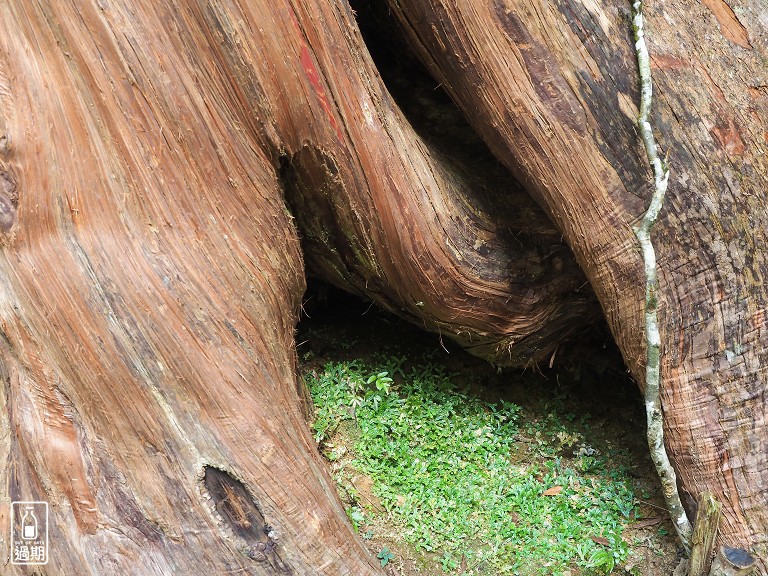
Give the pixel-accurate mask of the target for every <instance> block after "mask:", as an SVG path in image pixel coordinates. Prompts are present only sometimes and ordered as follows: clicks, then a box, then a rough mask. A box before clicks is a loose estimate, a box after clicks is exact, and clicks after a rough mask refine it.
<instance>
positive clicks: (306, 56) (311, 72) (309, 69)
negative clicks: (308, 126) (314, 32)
mask: <svg viewBox="0 0 768 576" xmlns="http://www.w3.org/2000/svg"><path fill="white" fill-rule="evenodd" d="M301 66H302V68H303V69H304V73H305V74H306V75H307V79H308V80H309V83H310V84H311V85H312V88H313V89H314V91H315V95H316V96H317V99H318V100H320V105H321V106H322V107H323V110H325V114H326V116H327V117H328V121H329V122H330V124H331V126H332V127H333V129H334V130H335V131H336V135H337V136H338V137H339V140H343V137H342V135H341V128H339V124H338V122H336V116H334V114H333V110H332V109H331V105H330V103H329V102H328V95H327V94H326V92H325V88H324V87H323V82H322V79H321V78H320V73H319V72H318V71H317V67H316V66H315V63H314V62H313V61H312V55H311V54H310V53H309V48H308V47H307V46H306V45H304V46H302V47H301Z"/></svg>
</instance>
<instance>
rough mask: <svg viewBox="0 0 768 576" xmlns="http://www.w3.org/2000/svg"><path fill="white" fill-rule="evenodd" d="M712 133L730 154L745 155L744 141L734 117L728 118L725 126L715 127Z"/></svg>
mask: <svg viewBox="0 0 768 576" xmlns="http://www.w3.org/2000/svg"><path fill="white" fill-rule="evenodd" d="M710 133H711V134H712V136H714V138H715V139H716V140H717V141H718V143H719V144H720V146H721V147H722V148H723V149H724V150H725V151H726V152H727V153H728V154H735V155H740V154H743V153H744V148H745V146H744V141H743V140H742V139H741V134H740V133H739V129H738V127H737V126H736V122H735V120H734V119H733V117H729V118H727V119H726V123H724V124H718V125H716V126H714V127H713V128H712V129H711V130H710Z"/></svg>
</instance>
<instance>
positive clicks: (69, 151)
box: [0, 0, 768, 576]
mask: <svg viewBox="0 0 768 576" xmlns="http://www.w3.org/2000/svg"><path fill="white" fill-rule="evenodd" d="M759 4H760V3H759V2H758V1H757V0H753V1H752V2H747V3H744V4H741V5H739V6H736V7H734V8H733V9H731V8H730V7H729V5H728V4H726V3H725V2H724V1H723V0H707V1H706V2H704V3H703V4H701V5H698V4H697V5H695V6H693V7H692V6H691V5H690V3H687V2H683V1H681V0H666V1H665V2H663V3H661V2H656V3H654V2H651V3H649V4H648V5H647V6H646V15H647V18H648V23H647V30H646V34H647V37H648V39H649V42H650V49H651V55H652V66H653V72H654V79H655V82H656V88H657V99H656V108H655V113H654V124H655V125H656V126H658V127H659V132H660V140H661V142H662V146H663V148H664V152H665V153H666V154H668V156H669V161H670V163H671V164H672V165H673V166H674V170H675V172H674V176H673V179H672V180H671V181H670V189H669V192H668V196H667V201H666V204H665V208H664V211H663V213H662V214H661V216H660V219H659V222H658V223H657V225H656V228H655V230H654V242H655V243H656V244H657V251H658V253H659V255H660V258H659V262H658V267H659V278H660V289H659V293H660V298H661V302H660V303H661V310H660V315H661V329H662V351H663V357H662V373H663V375H664V385H663V387H662V400H663V406H664V416H665V422H666V434H667V445H668V450H669V452H670V457H671V460H672V462H673V463H674V465H675V467H676V469H677V471H678V475H679V479H680V482H681V488H682V493H683V495H684V496H685V498H684V501H685V502H686V504H687V505H688V506H689V507H690V508H693V507H695V501H696V499H697V497H698V495H699V494H701V493H702V492H703V491H705V490H707V491H709V492H711V493H712V494H714V495H715V497H716V498H717V499H718V500H719V501H720V502H722V504H723V508H722V521H721V529H720V535H719V539H720V541H721V542H722V543H725V544H730V545H732V546H740V547H744V548H747V549H750V550H751V551H752V552H753V553H754V554H755V555H756V556H757V558H758V561H759V568H760V570H762V571H763V573H765V571H766V561H767V559H768V551H767V550H766V545H767V544H768V541H767V540H766V534H767V533H768V503H767V502H766V499H765V495H764V487H765V486H766V485H767V484H768V482H767V481H768V449H767V447H766V442H768V440H767V439H768V434H766V392H765V391H766V386H765V380H766V375H765V369H764V368H763V361H764V360H765V358H764V356H765V353H764V351H763V350H764V348H765V342H766V339H768V338H767V336H766V325H765V320H766V317H765V304H766V288H765V287H764V277H763V274H764V273H765V270H766V261H765V260H766V256H765V252H764V251H763V246H764V244H765V231H766V225H767V224H768V222H767V221H766V220H767V218H766V207H765V201H764V194H765V185H766V182H767V181H768V178H767V177H766V174H768V166H766V162H767V160H766V154H765V152H766V147H767V145H766V142H768V132H766V128H765V126H766V125H767V124H766V116H768V114H767V112H768V90H766V86H768V69H767V68H766V66H765V64H764V62H765V61H766V56H767V55H768V44H767V41H768V40H767V38H766V32H765V22H764V14H763V13H762V12H761V9H760V5H759ZM387 13H388V15H391V18H392V19H393V21H396V22H397V24H398V26H399V29H400V30H401V31H402V36H398V35H397V34H393V35H392V41H393V42H400V41H402V42H407V43H409V44H410V45H411V47H412V49H413V51H414V53H415V54H417V55H418V57H419V58H420V59H421V61H422V62H423V64H424V65H425V66H426V67H427V68H428V69H429V70H430V72H431V74H432V75H433V76H434V77H435V78H436V79H437V81H439V82H440V83H441V85H442V86H443V88H444V89H445V90H446V91H447V93H448V94H450V96H451V98H452V99H453V100H454V101H455V102H456V103H457V104H458V106H459V107H460V109H461V110H462V111H463V113H464V115H465V116H466V118H467V120H468V121H469V123H470V124H471V125H472V127H473V128H474V129H475V130H476V131H477V133H478V134H479V135H480V136H481V138H482V139H483V140H484V141H485V143H486V144H487V145H488V147H489V148H490V150H491V151H492V152H493V154H494V155H495V157H496V158H497V159H498V160H499V161H500V162H501V163H503V164H504V165H505V166H506V168H507V169H508V170H509V172H510V173H511V174H513V175H514V178H512V177H511V176H509V177H508V176H505V175H504V173H498V169H497V168H495V167H493V163H492V162H491V161H490V160H488V159H478V160H477V162H474V161H473V159H472V158H466V157H465V158H464V159H463V160H462V159H461V158H457V157H456V156H455V155H453V154H452V151H451V149H450V148H451V147H450V146H447V147H446V146H443V145H442V144H441V142H440V141H439V138H438V139H435V140H433V139H432V138H426V137H424V136H423V135H422V134H421V133H420V131H418V130H416V129H415V128H414V126H412V125H411V123H410V122H409V121H408V120H407V119H406V117H405V116H404V115H403V113H402V112H401V111H400V109H399V108H398V106H397V105H396V104H395V102H394V101H393V99H392V97H391V96H390V95H389V93H388V91H387V89H386V88H385V87H384V85H383V83H382V80H381V78H380V75H379V74H378V71H377V70H376V67H375V66H374V65H373V63H372V61H371V59H370V57H369V55H368V53H367V50H366V47H365V44H364V42H363V39H362V37H361V35H360V32H359V31H358V28H357V26H356V24H355V18H354V14H353V11H352V9H351V8H350V6H349V5H348V4H346V2H344V1H338V2H325V3H322V2H314V1H310V2H299V1H298V0H295V1H290V0H282V1H277V2H274V1H273V2H267V1H266V0H250V1H243V2H238V1H236V0H210V1H207V2H203V1H202V0H201V1H177V2H167V3H157V2H150V1H149V0H135V1H132V2H113V1H111V0H93V1H80V2H75V1H73V2H64V1H57V0H51V1H50V2H40V3H31V2H27V1H26V0H16V1H9V2H4V3H2V4H0V23H1V24H2V30H3V34H2V35H0V47H1V52H0V133H1V135H0V232H1V233H2V244H3V249H2V255H0V268H2V273H1V274H0V283H1V288H0V298H1V300H0V321H1V322H2V324H0V327H1V328H2V335H3V338H2V340H0V355H1V356H0V359H1V361H0V367H1V368H0V373H1V374H2V376H3V387H4V391H3V394H2V396H0V402H2V418H0V438H1V440H0V455H1V456H2V458H3V460H4V461H5V462H6V466H5V468H4V469H3V475H2V481H1V482H0V502H1V503H2V504H1V505H0V524H1V525H0V530H2V534H3V537H4V535H5V534H8V529H9V527H8V523H9V514H8V507H9V506H8V505H9V503H10V501H11V500H46V501H48V502H50V504H51V519H52V522H51V540H50V545H51V558H52V559H55V560H52V561H51V562H50V563H49V565H48V566H46V567H45V568H44V570H45V571H46V573H49V574H113V573H120V574H170V573H173V574H196V573H199V572H200V571H201V570H202V569H205V570H207V571H209V572H212V573H226V572H227V571H232V572H237V571H241V572H242V573H252V574H271V573H275V572H277V573H281V572H282V573H295V574H328V575H334V576H335V575H340V574H355V575H362V574H374V573H378V569H377V567H376V565H375V563H374V562H372V560H371V559H370V558H369V557H368V556H367V553H366V552H365V550H364V549H363V547H362V546H361V545H360V544H359V542H358V540H357V538H356V537H355V536H354V534H353V533H352V530H351V528H350V526H349V524H348V522H347V520H346V517H345V514H344V511H343V508H342V506H341V505H340V503H339V501H338V497H337V496H336V494H335V491H334V488H333V485H332V482H331V481H330V479H329V477H328V475H327V472H326V471H325V469H324V467H323V464H322V462H321V461H320V459H319V456H318V454H317V450H316V449H315V446H314V443H313V441H312V438H311V436H310V434H309V433H308V430H307V425H306V421H305V414H304V411H305V409H306V408H305V407H303V406H302V402H303V400H302V398H303V390H302V388H301V384H300V382H299V380H298V376H297V374H296V355H295V352H294V349H293V329H294V325H295V322H296V320H297V316H298V309H299V305H300V299H301V295H302V293H303V289H304V266H303V258H302V247H303V252H304V258H305V259H306V261H307V264H308V266H309V267H311V268H312V270H313V271H314V273H316V274H318V275H321V276H323V277H324V278H326V279H327V280H329V281H331V282H333V283H335V284H337V285H339V286H341V287H343V288H345V289H347V290H350V291H353V292H357V293H359V294H362V295H364V296H366V297H368V298H370V299H372V300H374V301H376V302H378V303H379V304H380V305H382V306H384V307H386V308H388V309H390V310H392V311H394V312H396V313H398V314H400V315H402V316H404V317H406V318H409V319H411V320H412V321H414V322H418V323H419V324H420V325H423V326H425V327H427V328H428V329H431V330H435V331H438V332H440V333H441V334H443V335H445V336H447V337H452V338H454V339H456V340H457V341H458V342H459V343H461V344H462V345H463V346H465V347H466V348H468V349H469V350H470V351H472V352H473V353H475V354H478V355H481V356H483V357H486V358H488V359H490V360H492V361H493V362H496V363H499V364H510V365H522V364H525V363H529V362H537V361H540V360H542V359H544V358H548V357H549V356H551V354H552V353H553V351H554V350H556V348H557V345H558V344H559V343H560V342H561V341H562V340H563V338H566V337H567V336H568V335H569V334H572V333H575V332H577V331H579V330H581V329H583V328H584V327H585V326H589V325H590V323H592V322H594V319H595V317H596V316H598V315H599V314H600V313H601V312H600V307H601V308H602V311H603V313H604V314H605V317H606V318H607V320H608V323H609V325H610V327H611V330H612V332H613V334H614V337H615V338H616V341H617V343H618V344H619V347H620V348H621V350H622V353H623V355H624V358H625V360H626V362H627V365H628V367H629V368H630V369H631V370H632V372H633V374H634V376H635V378H636V379H637V381H638V382H639V383H641V385H642V382H643V366H642V358H643V344H642V343H643V321H642V305H643V273H642V259H641V257H640V254H639V251H638V249H637V246H636V241H635V238H634V235H633V233H632V225H633V224H635V223H637V221H638V220H639V218H640V217H641V216H642V214H643V212H644V207H645V205H646V203H647V201H648V199H649V198H650V188H649V182H652V179H651V177H650V175H649V171H648V168H647V165H646V163H645V162H644V152H643V150H642V148H641V145H640V141H639V139H638V136H637V134H636V133H635V131H634V128H633V126H634V122H635V119H636V117H637V109H636V104H635V103H636V102H637V98H636V94H637V90H638V82H637V72H636V65H635V59H634V53H633V48H632V40H631V28H630V24H629V5H628V4H625V3H624V2H614V1H603V2H591V3H582V2H575V1H572V0H560V1H558V2H555V3H548V2H541V1H538V0H484V1H483V2H460V3H450V2H447V1H440V0H429V1H426V0H421V1H415V0H403V1H398V0H390V1H389V2H388V12H387ZM761 18H763V20H761ZM438 123H439V120H438ZM494 172H497V173H496V174H494ZM516 181H517V182H520V183H522V186H524V188H525V190H524V191H523V189H522V187H520V186H519V185H517V184H516V183H515V182H516ZM527 194H530V197H532V198H533V199H534V200H535V201H536V202H534V201H532V200H530V199H529V197H528V196H527ZM537 203H538V204H537ZM289 205H290V209H289V208H288V206H289ZM539 206H541V208H539ZM297 223H298V229H297ZM299 236H301V237H302V239H303V245H302V246H300V241H299ZM587 281H589V283H590V284H591V287H592V289H593V290H594V294H593V292H592V291H590V290H589V289H585V288H584V284H585V282H587ZM691 511H692V510H691ZM265 526H268V528H266V529H265ZM278 534H279V537H278ZM6 568H7V571H8V573H23V572H22V571H21V569H18V572H14V569H17V568H16V567H13V566H10V565H9V566H7V567H6Z"/></svg>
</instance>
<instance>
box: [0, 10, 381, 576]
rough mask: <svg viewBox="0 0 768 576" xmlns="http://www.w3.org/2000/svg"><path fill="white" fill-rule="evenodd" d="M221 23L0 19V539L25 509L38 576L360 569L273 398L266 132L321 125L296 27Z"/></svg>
mask: <svg viewBox="0 0 768 576" xmlns="http://www.w3.org/2000/svg"><path fill="white" fill-rule="evenodd" d="M240 8H242V12H241V11H240ZM240 8H238V7H237V6H236V5H232V4H230V3H227V2H213V3H203V2H200V3H194V2H179V3H172V2H168V3H166V2H155V1H153V0H152V1H150V0H147V1H140V2H111V1H105V2H102V1H94V2H72V3H69V2H50V3H47V2H43V3H36V2H27V1H26V0H22V1H19V2H3V3H1V4H0V22H2V30H3V33H2V34H1V35H0V46H1V47H0V110H1V111H2V116H1V120H0V122H1V123H2V130H1V132H2V134H3V135H4V138H5V139H4V140H3V152H2V185H3V189H2V190H0V192H2V195H0V207H1V208H2V216H3V221H2V231H3V245H4V248H3V250H2V255H1V256H0V285H1V286H0V298H1V299H2V300H1V301H0V317H1V319H2V320H1V321H2V334H3V338H2V340H1V341H0V350H1V351H2V352H1V354H2V362H0V366H2V381H3V394H1V395H0V402H1V403H2V405H1V406H0V414H2V418H0V451H1V452H0V458H2V461H3V466H2V468H1V469H0V502H2V504H1V508H0V533H2V538H4V539H5V538H6V537H7V535H8V534H9V525H8V522H9V517H8V509H9V503H10V501H11V500H45V501H48V502H49V503H50V504H51V520H52V522H51V533H50V546H51V550H50V556H51V561H50V563H49V564H48V566H46V567H43V568H41V570H42V572H43V573H46V574H62V575H64V574H77V575H78V576H80V575H86V574H99V575H107V574H121V575H123V574H125V575H128V574H158V575H159V574H168V575H170V574H175V575H196V574H201V573H208V574H230V573H231V574H275V573H285V574H327V575H333V576H336V575H339V574H354V575H355V576H357V575H361V574H374V573H379V570H378V569H377V567H376V565H375V562H374V560H375V559H371V558H370V556H369V555H368V553H367V551H365V550H364V548H363V546H362V545H361V543H360V540H359V539H358V538H356V537H355V536H354V534H353V532H352V529H351V527H350V526H349V523H348V521H347V519H346V515H345V513H344V510H343V508H342V506H341V504H340V502H339V500H338V498H337V496H336V493H335V488H334V486H333V483H332V482H331V480H330V478H329V476H328V474H327V472H326V470H325V468H324V466H323V464H322V462H321V460H320V458H319V456H318V454H317V450H316V447H315V444H314V441H313V440H312V437H311V435H310V434H309V431H308V429H307V426H306V422H305V420H304V416H303V414H302V412H301V405H300V401H299V396H298V394H297V391H296V389H297V381H296V374H295V361H296V359H295V353H294V349H293V330H294V324H295V321H296V318H297V313H298V310H299V307H300V298H301V296H302V293H303V290H304V278H303V266H302V259H301V254H300V249H299V241H298V237H297V234H296V230H295V227H294V226H293V224H292V221H291V218H290V216H289V214H288V212H287V210H286V208H285V205H284V200H283V198H282V192H281V189H280V185H279V181H278V178H277V175H276V172H277V167H278V156H279V154H280V148H281V146H282V144H281V141H280V139H279V136H278V135H277V132H276V130H277V128H276V124H278V123H280V124H282V128H281V129H283V130H286V128H285V124H286V123H289V122H296V123H297V125H306V124H317V123H318V120H317V117H316V115H318V111H320V112H322V111H323V108H322V106H321V105H319V104H317V94H316V93H314V92H313V89H312V83H311V82H310V81H309V80H308V79H307V78H310V79H312V78H313V76H311V73H312V69H311V66H312V65H313V64H312V61H311V57H310V56H309V52H308V50H309V49H308V48H307V45H306V41H305V40H304V36H303V33H299V30H300V29H299V25H298V20H297V19H296V18H299V19H302V18H307V16H306V15H302V14H298V15H294V16H292V14H293V12H294V9H293V8H291V7H290V5H288V4H285V3H280V4H277V5H274V4H273V3H268V2H265V3H262V4H259V3H250V4H247V5H245V6H241V7H240ZM306 32H307V33H311V31H306ZM241 42H242V44H243V47H242V49H240V48H236V46H237V45H238V43H241ZM302 55H304V57H305V59H306V66H302V64H301V62H302V60H301V58H302ZM265 58H267V59H268V61H283V60H285V65H286V67H289V68H290V69H291V70H292V73H293V74H294V76H295V77H296V78H297V79H302V80H301V82H300V84H301V85H306V89H307V92H308V94H303V93H302V92H301V91H299V90H298V89H297V86H292V87H291V90H292V91H291V92H289V93H284V92H281V91H279V90H277V89H276V88H275V87H274V86H275V82H277V85H278V86H279V85H280V83H279V77H276V78H270V77H269V74H271V73H273V72H274V73H280V74H283V73H285V72H284V71H282V70H280V71H277V72H275V71H273V70H271V69H269V68H268V67H264V66H261V68H260V72H259V73H258V74H257V73H256V70H257V68H259V67H258V66H257V65H256V64H258V63H262V64H263V61H264V59H265ZM308 75H309V76H308ZM314 78H315V80H314V81H315V82H318V80H317V77H314ZM235 80H237V82H236V81H235ZM262 85H266V86H267V87H268V91H267V92H264V91H263V89H262V88H261V86H262ZM307 98H311V99H312V101H313V102H314V104H313V105H312V106H309V105H308V103H307V100H306V99H307ZM325 106H326V107H327V106H330V105H329V104H328V103H327V102H326V103H325ZM305 114H306V115H307V116H306V117H305V116H304V115H305ZM313 114H314V115H315V116H313ZM323 116H324V114H323ZM323 120H325V122H324V124H328V121H329V118H327V117H323ZM337 129H339V130H340V129H341V128H340V127H338V126H337ZM335 130H336V129H334V132H335ZM214 469H219V470H222V471H224V472H226V473H222V474H221V475H220V476H221V478H219V480H220V481H218V482H213V483H212V482H208V481H206V480H207V479H208V478H209V477H211V474H213V475H216V472H214V471H212V470H214ZM222 478H223V479H222ZM238 511H239V512H238ZM263 523H266V524H269V525H270V526H272V527H274V529H275V530H276V531H277V532H279V534H280V538H279V542H277V544H276V547H274V546H267V545H268V544H270V541H269V539H268V538H267V536H266V535H265V532H264V530H263ZM261 548H263V550H262V549H261ZM268 548H269V549H268ZM3 553H4V554H6V553H7V547H6V545H5V543H4V544H3ZM0 571H2V573H3V574H22V573H28V572H27V571H25V569H24V568H21V567H14V566H11V565H10V564H7V563H6V560H3V567H2V569H0Z"/></svg>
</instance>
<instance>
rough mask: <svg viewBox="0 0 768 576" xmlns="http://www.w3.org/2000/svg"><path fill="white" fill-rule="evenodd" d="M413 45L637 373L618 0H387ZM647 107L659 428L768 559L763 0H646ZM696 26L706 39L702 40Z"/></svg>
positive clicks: (637, 164) (729, 525)
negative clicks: (544, 228)
mask: <svg viewBox="0 0 768 576" xmlns="http://www.w3.org/2000/svg"><path fill="white" fill-rule="evenodd" d="M388 4H389V6H390V9H391V11H392V13H393V14H395V15H396V17H397V18H398V19H399V20H400V22H401V24H402V26H403V29H404V30H405V32H406V33H407V35H408V36H409V38H410V41H411V43H412V45H413V46H414V48H415V49H416V50H417V51H418V52H419V54H420V55H421V57H422V59H423V60H424V62H425V63H426V64H427V65H428V66H429V67H430V69H431V70H432V72H433V73H434V74H435V76H436V78H438V80H440V82H441V83H442V85H443V86H444V87H445V88H446V89H447V90H448V91H449V92H450V94H451V95H452V96H453V98H454V100H455V101H456V102H457V103H458V104H459V106H460V107H461V108H462V109H463V110H464V112H465V114H466V116H467V118H468V119H469V120H470V122H471V123H472V124H473V125H474V126H475V127H476V128H477V130H478V131H479V132H480V133H481V134H482V135H483V137H484V138H485V140H486V142H487V143H488V144H489V146H490V147H491V149H492V150H493V151H494V153H495V154H496V155H497V157H498V158H499V159H500V160H502V161H503V162H505V163H506V164H507V166H509V168H510V169H511V170H512V171H513V172H514V173H515V175H516V176H517V177H518V179H519V180H520V181H521V182H524V183H525V184H526V188H527V189H528V190H529V192H531V194H533V195H534V196H535V197H536V198H537V199H538V200H539V201H540V202H541V203H542V205H543V206H544V207H545V208H546V210H547V212H548V213H549V214H550V216H551V217H552V218H553V220H554V222H555V223H556V224H557V226H558V228H560V229H561V230H562V231H563V233H564V235H565V237H566V239H567V241H568V243H569V245H570V246H571V248H572V249H573V251H574V254H575V255H576V258H577V259H578V261H579V262H580V263H581V265H582V267H583V268H584V270H585V272H586V274H587V276H588V277H589V279H590V282H591V283H592V286H593V288H594V289H595V292H596V293H597V295H598V298H599V300H600V302H601V304H602V305H603V309H604V310H605V314H606V317H607V319H608V321H609V324H610V326H611V328H612V330H613V333H614V335H615V337H616V340H617V342H618V344H619V346H620V348H621V350H622V352H623V354H624V357H625V359H626V362H627V364H628V365H629V366H630V368H631V369H632V371H633V373H634V375H635V377H636V378H637V380H638V381H639V382H641V383H642V380H643V368H642V358H643V356H642V349H641V346H642V343H643V342H644V339H643V336H642V326H643V322H642V320H641V317H640V314H641V310H642V308H641V303H642V301H643V298H642V295H641V293H640V292H641V290H642V287H643V285H644V282H643V276H642V270H641V260H640V258H639V255H638V251H637V248H636V244H635V240H634V238H633V234H632V231H631V225H632V224H634V223H636V221H637V220H638V218H639V217H640V216H641V215H642V214H643V211H644V206H645V204H646V203H647V202H648V200H649V198H650V189H649V185H648V184H649V183H650V182H652V178H651V177H650V175H649V174H648V170H647V167H646V166H645V165H644V164H643V162H642V161H641V159H642V158H643V153H642V152H641V151H640V150H638V146H639V140H638V138H637V135H636V134H635V132H634V128H633V124H634V121H635V118H636V116H637V110H636V104H635V103H636V102H637V98H636V97H635V94H636V91H637V72H636V69H635V65H634V60H633V54H632V42H631V41H630V38H629V34H630V26H629V22H628V11H627V10H628V5H627V4H625V3H623V2H618V1H607V2H602V3H582V2H572V1H570V0H565V1H559V2H555V3H551V2H537V1H535V0H534V1H528V0H489V1H487V2H480V3H469V2H458V3H453V2H447V1H442V0H430V1H428V2H417V1H410V0H390V1H389V3H388ZM645 10H646V38H647V40H648V41H649V43H650V47H649V48H650V52H651V58H652V65H653V67H654V71H653V73H654V80H655V83H656V87H655V89H656V91H657V98H656V104H655V113H654V125H656V126H659V127H660V128H659V131H660V134H659V139H660V143H661V146H662V148H663V149H664V150H665V152H666V153H668V155H669V161H670V163H671V165H672V178H671V181H670V189H669V191H668V193H667V200H666V202H665V207H664V210H663V212H662V215H661V218H660V222H659V223H658V224H657V226H656V228H655V230H654V243H655V244H656V251H657V254H658V255H659V264H658V266H659V275H660V282H661V288H660V297H661V299H662V306H663V310H662V316H661V318H662V319H661V326H662V349H663V364H662V376H663V378H664V384H663V389H662V396H663V405H664V415H665V418H666V423H667V430H666V432H667V446H668V449H669V451H670V452H671V457H672V460H673V462H674V463H675V464H676V467H677V469H678V471H679V476H680V479H681V481H682V489H683V491H684V493H687V494H688V495H689V498H688V501H689V502H690V503H694V502H695V501H696V499H697V498H698V496H699V495H700V494H701V493H702V492H704V491H706V490H709V491H710V492H712V493H713V494H714V495H715V497H716V498H717V500H719V501H721V502H722V503H723V518H722V522H721V527H720V534H719V538H718V541H719V542H721V543H725V544H729V545H731V546H735V547H745V548H748V549H751V550H753V551H754V552H755V553H756V554H757V556H758V557H759V566H760V569H761V570H762V571H763V573H765V572H766V571H767V570H768V565H767V564H766V562H768V548H767V547H768V502H767V501H766V496H765V486H766V485H768V449H766V440H765V439H766V438H768V430H767V429H766V411H767V410H768V403H766V368H765V365H766V363H765V361H766V356H765V350H766V339H767V338H768V337H767V336H766V324H765V320H766V316H765V308H766V304H767V303H768V302H767V294H766V285H765V280H766V278H765V274H766V270H768V266H767V264H768V262H767V261H766V252H765V250H764V249H763V246H764V245H765V240H766V230H768V213H767V212H766V202H765V189H766V184H767V183H768V161H767V160H766V142H767V141H768V132H766V130H765V127H766V125H768V92H766V89H765V87H766V85H768V67H766V66H765V62H766V58H767V57H768V36H767V35H766V21H765V10H764V6H763V5H762V4H761V3H760V2H744V3H741V4H740V5H739V6H738V9H731V7H730V6H729V5H728V4H727V3H726V2H725V1H724V0H710V1H707V2H704V3H703V5H699V4H696V5H694V6H692V5H691V4H690V3H688V2H677V1H674V0H672V1H665V2H651V3H649V4H647V5H646V8H645ZM704 39H705V40H704Z"/></svg>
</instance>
